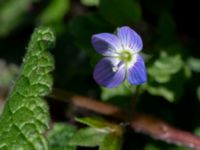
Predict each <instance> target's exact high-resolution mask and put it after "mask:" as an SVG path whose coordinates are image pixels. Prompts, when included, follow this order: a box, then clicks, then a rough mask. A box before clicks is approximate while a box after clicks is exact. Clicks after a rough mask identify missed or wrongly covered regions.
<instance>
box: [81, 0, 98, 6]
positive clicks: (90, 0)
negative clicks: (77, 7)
mask: <svg viewBox="0 0 200 150" xmlns="http://www.w3.org/2000/svg"><path fill="white" fill-rule="evenodd" d="M99 1H100V0H81V3H82V4H83V5H85V6H98V5H99Z"/></svg>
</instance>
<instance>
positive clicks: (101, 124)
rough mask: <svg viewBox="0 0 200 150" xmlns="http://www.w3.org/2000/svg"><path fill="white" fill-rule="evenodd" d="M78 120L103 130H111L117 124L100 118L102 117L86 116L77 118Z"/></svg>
mask: <svg viewBox="0 0 200 150" xmlns="http://www.w3.org/2000/svg"><path fill="white" fill-rule="evenodd" d="M76 121H78V122H80V123H83V124H85V125H88V126H90V127H93V128H97V129H101V131H103V130H104V131H103V132H109V131H110V130H112V129H113V127H114V126H115V125H114V124H112V123H110V122H108V121H106V120H104V119H102V118H100V117H85V118H76Z"/></svg>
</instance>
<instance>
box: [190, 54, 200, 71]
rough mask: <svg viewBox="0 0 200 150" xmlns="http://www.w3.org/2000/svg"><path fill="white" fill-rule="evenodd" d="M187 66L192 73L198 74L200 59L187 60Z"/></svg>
mask: <svg viewBox="0 0 200 150" xmlns="http://www.w3.org/2000/svg"><path fill="white" fill-rule="evenodd" d="M188 65H189V67H190V69H191V70H192V71H195V72H200V59H198V58H194V57H191V58H189V59H188Z"/></svg>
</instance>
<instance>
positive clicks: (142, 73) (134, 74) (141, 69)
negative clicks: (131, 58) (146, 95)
mask: <svg viewBox="0 0 200 150" xmlns="http://www.w3.org/2000/svg"><path fill="white" fill-rule="evenodd" d="M127 78H128V82H129V83H130V84H135V85H138V84H142V83H145V82H146V81H147V75H146V68H145V64H144V60H143V58H142V57H141V56H140V55H137V60H136V62H135V63H134V64H133V65H132V66H131V67H130V68H128V71H127Z"/></svg>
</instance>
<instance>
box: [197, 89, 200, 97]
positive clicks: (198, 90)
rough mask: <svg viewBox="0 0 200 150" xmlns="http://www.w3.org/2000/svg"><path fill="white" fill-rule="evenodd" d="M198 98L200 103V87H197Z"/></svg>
mask: <svg viewBox="0 0 200 150" xmlns="http://www.w3.org/2000/svg"><path fill="white" fill-rule="evenodd" d="M197 98H198V100H199V101H200V86H198V87H197Z"/></svg>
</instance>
